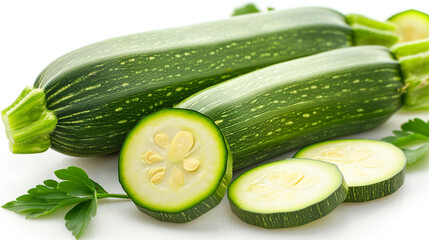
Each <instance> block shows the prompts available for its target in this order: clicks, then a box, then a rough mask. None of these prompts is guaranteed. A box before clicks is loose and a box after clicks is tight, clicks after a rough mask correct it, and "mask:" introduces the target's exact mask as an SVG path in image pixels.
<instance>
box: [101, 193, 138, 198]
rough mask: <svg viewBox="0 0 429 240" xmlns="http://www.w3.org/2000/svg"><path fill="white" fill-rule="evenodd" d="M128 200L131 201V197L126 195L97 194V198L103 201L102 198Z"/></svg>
mask: <svg viewBox="0 0 429 240" xmlns="http://www.w3.org/2000/svg"><path fill="white" fill-rule="evenodd" d="M110 197H111V198H127V199H129V198H130V197H129V196H128V195H126V194H116V193H97V198H98V199H102V198H110Z"/></svg>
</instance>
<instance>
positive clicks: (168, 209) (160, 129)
mask: <svg viewBox="0 0 429 240" xmlns="http://www.w3.org/2000/svg"><path fill="white" fill-rule="evenodd" d="M231 161H232V158H231V154H230V151H229V149H228V145H227V143H226V141H225V139H224V137H223V135H222V133H221V132H220V131H219V129H218V128H217V127H216V125H215V124H214V123H213V122H212V120H210V119H209V118H207V117H205V116H203V115H201V114H199V113H197V112H195V111H190V110H184V109H164V110H160V111H158V112H155V113H153V114H150V115H148V116H147V117H145V118H143V119H142V120H141V121H140V122H139V123H138V124H137V126H136V127H135V128H134V129H133V130H132V131H131V132H130V133H129V135H128V136H127V138H126V140H125V143H124V145H123V147H122V150H121V152H120V155H119V181H120V183H121V185H122V187H123V188H124V190H125V192H126V193H127V194H128V195H129V196H130V198H131V199H132V200H133V202H134V203H135V204H136V205H137V207H138V208H139V209H140V210H141V211H142V212H144V213H147V214H148V215H150V216H152V217H154V218H156V219H158V220H161V221H167V222H178V223H181V222H188V221H191V220H193V219H195V218H197V217H198V216H200V215H202V214H203V213H205V212H207V211H209V210H210V209H211V208H213V207H215V206H216V205H217V204H218V203H219V202H220V201H221V199H222V198H223V196H224V194H225V192H226V188H227V186H228V184H229V182H230V181H231V177H232V163H231Z"/></svg>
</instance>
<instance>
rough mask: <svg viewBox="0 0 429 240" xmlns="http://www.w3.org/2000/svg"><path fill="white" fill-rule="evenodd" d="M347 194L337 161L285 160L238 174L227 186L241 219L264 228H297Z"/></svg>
mask: <svg viewBox="0 0 429 240" xmlns="http://www.w3.org/2000/svg"><path fill="white" fill-rule="evenodd" d="M346 195H347V185H346V183H345V181H344V179H343V175H342V174H341V172H340V171H339V170H338V168H337V167H336V166H335V165H334V164H329V163H326V162H322V161H317V160H310V159H286V160H283V161H277V162H274V163H269V164H265V165H262V166H259V167H256V168H254V169H252V170H249V171H247V172H245V173H243V174H242V175H240V176H239V177H237V178H236V179H235V180H234V181H233V182H232V183H231V184H230V186H229V188H228V199H229V202H230V206H231V209H232V211H233V213H234V214H235V215H237V216H238V217H239V218H240V219H241V220H243V221H244V222H247V223H249V224H252V225H256V226H260V227H264V228H286V227H296V226H300V225H303V224H306V223H309V222H311V221H314V220H316V219H319V218H321V217H323V216H325V215H326V214H328V213H329V212H331V211H332V210H333V209H334V208H336V207H337V206H338V205H339V204H340V203H341V202H343V200H344V199H345V198H346Z"/></svg>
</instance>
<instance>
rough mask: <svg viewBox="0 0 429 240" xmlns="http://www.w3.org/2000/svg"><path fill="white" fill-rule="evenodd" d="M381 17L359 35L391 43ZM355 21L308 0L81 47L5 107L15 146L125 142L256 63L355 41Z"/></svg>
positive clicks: (88, 149) (81, 147)
mask: <svg viewBox="0 0 429 240" xmlns="http://www.w3.org/2000/svg"><path fill="white" fill-rule="evenodd" d="M371 24H372V25H371V26H368V27H367V28H366V33H365V34H356V36H362V35H368V34H370V35H371V34H374V38H375V39H381V40H377V41H376V42H377V43H382V44H384V45H391V44H392V42H394V41H396V40H397V37H396V36H391V34H390V33H389V34H387V35H386V36H384V35H383V34H380V31H378V27H379V26H378V24H376V25H374V24H373V23H371ZM361 25H365V23H362V24H361ZM380 25H383V24H382V23H380ZM353 29H354V28H353V27H351V26H349V25H348V24H347V23H346V19H345V16H344V15H342V14H340V13H338V12H336V11H333V10H330V9H326V8H314V7H313V8H298V9H291V10H285V11H275V12H270V13H263V14H249V15H243V16H237V17H233V18H230V19H226V20H222V21H217V22H209V23H203V24H198V25H192V26H187V27H179V28H172V29H166V30H159V31H152V32H145V33H139V34H134V35H128V36H123V37H118V38H114V39H110V40H106V41H102V42H99V43H95V44H92V45H89V46H86V47H83V48H80V49H78V50H75V51H72V52H70V53H68V54H66V55H64V56H62V57H60V58H58V59H56V60H55V61H54V62H52V63H51V64H50V65H49V66H47V67H46V68H45V69H44V70H43V71H42V72H41V73H40V75H39V76H38V77H37V79H36V82H35V83H34V87H32V88H31V87H29V88H27V89H25V90H24V91H23V92H22V94H21V95H20V96H19V97H18V99H17V101H15V102H14V103H13V104H12V105H11V106H10V107H8V108H6V109H5V110H4V111H3V112H2V116H3V122H4V124H5V128H6V133H7V136H8V138H9V142H10V149H11V151H12V152H14V153H36V152H42V151H45V150H47V149H48V148H49V147H52V148H53V149H55V150H57V151H59V152H61V153H65V154H68V155H75V156H90V155H103V154H108V153H112V152H116V151H118V150H119V149H120V147H121V145H122V142H123V140H124V139H125V136H126V134H127V133H128V132H129V131H130V130H131V129H132V127H133V126H134V125H135V124H136V123H137V122H138V120H139V119H141V118H142V117H144V116H145V115H147V114H149V113H151V112H154V111H156V110H158V109H161V108H163V107H172V106H173V105H174V104H176V103H178V102H180V101H181V100H183V99H184V98H186V97H188V96H190V95H191V94H193V93H195V92H197V91H199V90H202V89H204V88H206V87H208V86H211V85H214V84H216V83H219V82H222V81H225V80H227V79H230V78H233V77H235V76H238V75H242V74H244V73H247V72H250V71H253V70H255V69H259V68H262V67H265V66H268V65H272V64H275V63H279V62H283V61H287V60H291V59H295V58H299V57H303V56H307V55H312V54H315V53H319V52H323V51H327V50H331V49H335V48H342V47H347V46H351V45H352V42H360V41H356V40H353V38H352V36H353V35H354V33H353ZM368 29H369V31H368ZM366 44H368V42H366Z"/></svg>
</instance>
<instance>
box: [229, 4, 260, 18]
mask: <svg viewBox="0 0 429 240" xmlns="http://www.w3.org/2000/svg"><path fill="white" fill-rule="evenodd" d="M257 12H260V11H259V9H258V8H257V7H256V5H255V4H253V3H248V4H246V5H244V6H242V7H239V8H236V9H235V10H234V12H233V13H232V14H231V16H238V15H244V14H249V13H257Z"/></svg>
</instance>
